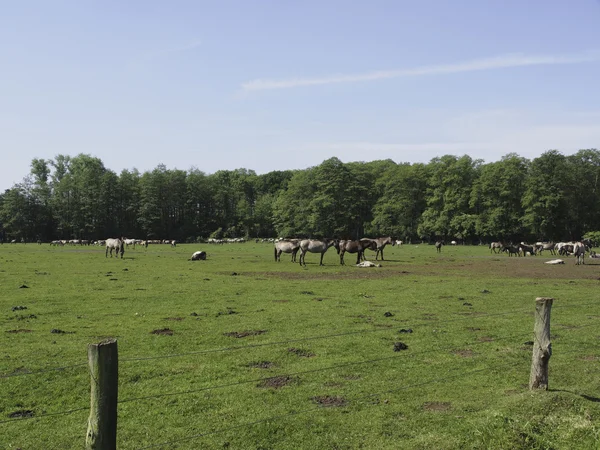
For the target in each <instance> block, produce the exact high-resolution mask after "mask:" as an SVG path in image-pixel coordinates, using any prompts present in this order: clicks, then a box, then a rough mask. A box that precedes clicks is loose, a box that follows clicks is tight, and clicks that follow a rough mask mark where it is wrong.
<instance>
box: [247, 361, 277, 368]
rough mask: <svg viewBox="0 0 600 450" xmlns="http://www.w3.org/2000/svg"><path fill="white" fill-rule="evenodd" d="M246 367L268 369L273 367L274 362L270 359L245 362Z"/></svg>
mask: <svg viewBox="0 0 600 450" xmlns="http://www.w3.org/2000/svg"><path fill="white" fill-rule="evenodd" d="M246 367H252V368H253V369H270V368H272V367H275V363H273V362H271V361H253V362H250V363H248V364H246Z"/></svg>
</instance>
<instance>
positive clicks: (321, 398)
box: [312, 395, 348, 407]
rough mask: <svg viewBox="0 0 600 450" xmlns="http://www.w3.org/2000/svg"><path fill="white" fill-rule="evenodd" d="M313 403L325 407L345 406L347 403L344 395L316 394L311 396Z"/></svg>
mask: <svg viewBox="0 0 600 450" xmlns="http://www.w3.org/2000/svg"><path fill="white" fill-rule="evenodd" d="M312 399H313V401H314V402H315V403H317V404H318V405H320V406H325V407H340V406H346V404H347V403H348V402H347V401H346V399H345V398H344V397H340V396H333V395H317V396H316V397H313V398H312Z"/></svg>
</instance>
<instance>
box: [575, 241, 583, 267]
mask: <svg viewBox="0 0 600 450" xmlns="http://www.w3.org/2000/svg"><path fill="white" fill-rule="evenodd" d="M573 254H574V255H575V264H577V265H580V264H585V261H584V260H585V244H584V243H583V242H576V243H575V244H574V245H573Z"/></svg>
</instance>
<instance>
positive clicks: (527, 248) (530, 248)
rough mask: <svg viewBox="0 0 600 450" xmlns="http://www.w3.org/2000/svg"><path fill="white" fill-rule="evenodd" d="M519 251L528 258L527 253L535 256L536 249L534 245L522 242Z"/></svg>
mask: <svg viewBox="0 0 600 450" xmlns="http://www.w3.org/2000/svg"><path fill="white" fill-rule="evenodd" d="M519 250H521V253H523V256H527V253H529V255H530V256H535V247H534V246H533V245H527V244H525V243H524V242H521V245H520V246H519Z"/></svg>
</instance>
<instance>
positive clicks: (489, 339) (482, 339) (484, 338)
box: [477, 336, 495, 342]
mask: <svg viewBox="0 0 600 450" xmlns="http://www.w3.org/2000/svg"><path fill="white" fill-rule="evenodd" d="M477 340H478V341H479V342H494V340H495V339H494V338H493V337H491V336H479V337H478V338H477Z"/></svg>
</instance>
